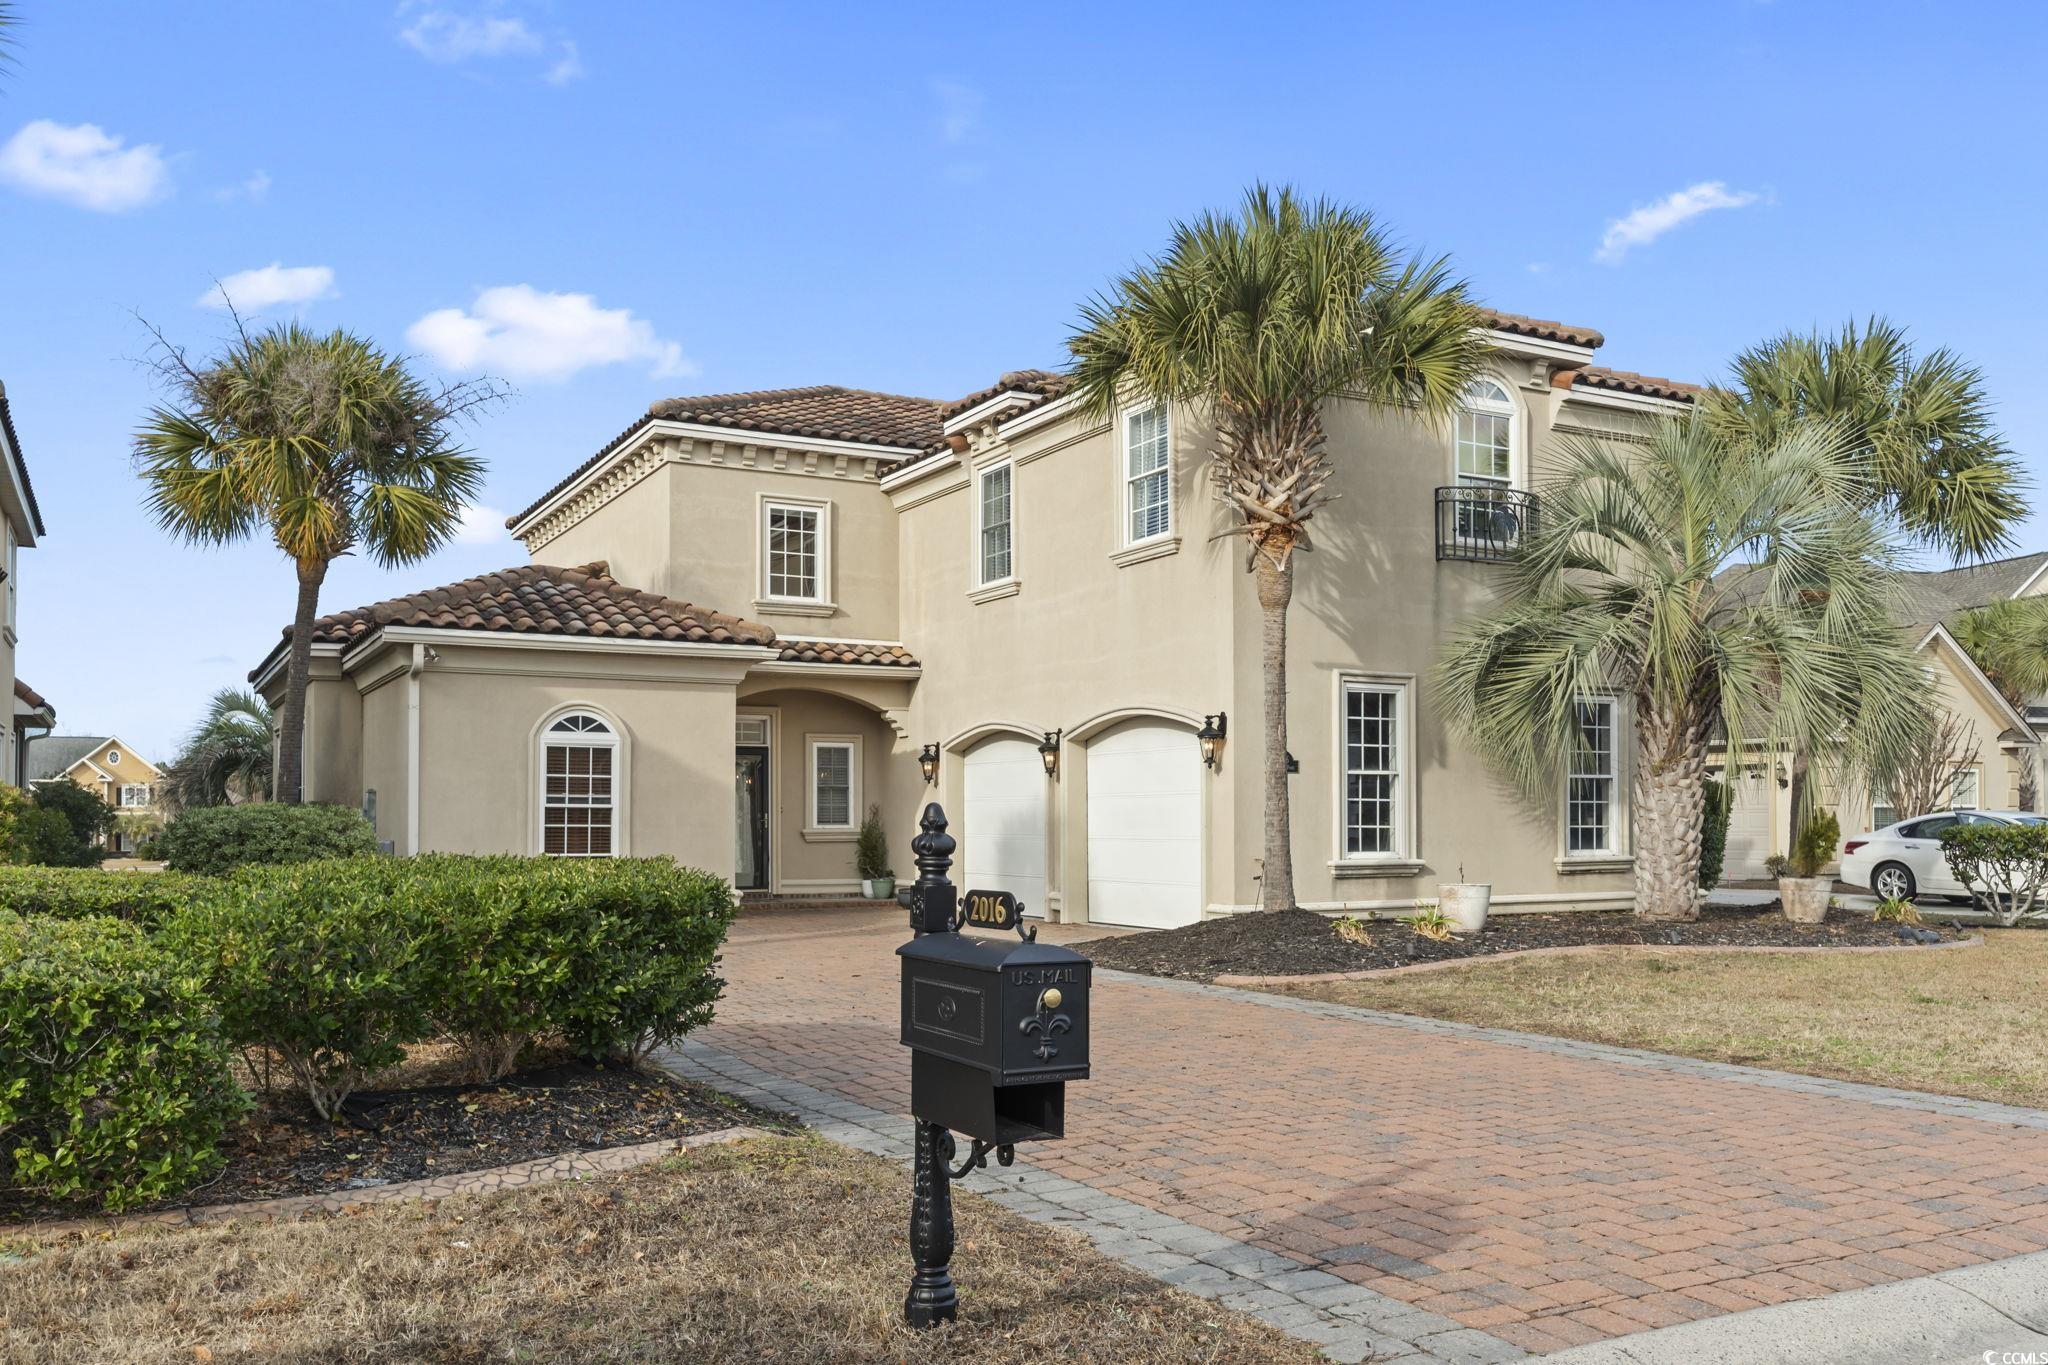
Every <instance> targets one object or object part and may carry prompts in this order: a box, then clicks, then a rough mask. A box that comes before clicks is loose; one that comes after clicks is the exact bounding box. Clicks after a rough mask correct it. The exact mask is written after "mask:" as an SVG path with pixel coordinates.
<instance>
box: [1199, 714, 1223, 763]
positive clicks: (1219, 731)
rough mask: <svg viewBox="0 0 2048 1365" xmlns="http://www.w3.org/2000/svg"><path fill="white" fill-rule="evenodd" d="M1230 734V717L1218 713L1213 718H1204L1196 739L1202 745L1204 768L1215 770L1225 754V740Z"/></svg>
mask: <svg viewBox="0 0 2048 1365" xmlns="http://www.w3.org/2000/svg"><path fill="white" fill-rule="evenodd" d="M1229 733H1230V717H1229V716H1227V715H1225V714H1224V713H1223V712H1221V711H1218V712H1217V713H1216V714H1215V715H1213V716H1204V717H1202V728H1201V729H1199V730H1197V731H1195V738H1196V739H1197V740H1198V741H1200V743H1201V745H1202V766H1204V767H1207V768H1213V767H1215V766H1216V764H1217V763H1218V762H1219V761H1220V760H1221V758H1222V754H1223V738H1224V736H1225V735H1228V734H1229Z"/></svg>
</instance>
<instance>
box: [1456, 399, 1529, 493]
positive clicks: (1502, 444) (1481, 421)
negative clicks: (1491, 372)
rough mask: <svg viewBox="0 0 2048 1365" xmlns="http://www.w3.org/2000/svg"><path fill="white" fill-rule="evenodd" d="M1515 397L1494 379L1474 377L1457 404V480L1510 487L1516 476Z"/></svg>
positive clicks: (1472, 484)
mask: <svg viewBox="0 0 2048 1365" xmlns="http://www.w3.org/2000/svg"><path fill="white" fill-rule="evenodd" d="M1514 441H1515V400H1514V399H1512V398H1510V397H1509V396H1508V391H1507V389H1506V388H1505V387H1503V386H1502V385H1501V384H1499V383H1498V382H1496V381H1495V380H1492V379H1475V380H1473V381H1472V382H1471V383H1470V384H1469V385H1467V386H1466V388H1465V396H1464V398H1463V399H1462V400H1460V402H1459V404H1458V422H1457V447H1458V448H1457V475H1458V482H1459V483H1461V484H1464V485H1467V486H1471V487H1481V488H1507V487H1509V486H1510V485H1512V484H1513V482H1514V477H1515V453H1514Z"/></svg>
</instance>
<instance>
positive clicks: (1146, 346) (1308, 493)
mask: <svg viewBox="0 0 2048 1365" xmlns="http://www.w3.org/2000/svg"><path fill="white" fill-rule="evenodd" d="M1476 321H1477V318H1476V315H1475V313H1474V310H1473V308H1472V305H1471V303H1470V301H1469V300H1468V297H1467V294H1466V290H1465V286H1464V285H1463V284H1462V283H1461V282H1459V281H1456V280H1454V279H1453V278H1452V277H1451V273H1450V267H1449V265H1448V263H1447V262H1446V261H1444V260H1442V259H1437V260H1427V261H1425V260H1420V259H1407V260H1403V259H1402V258H1401V256H1400V253H1399V252H1398V251H1397V250H1396V248H1395V247H1394V245H1393V243H1392V241H1391V240H1390V239H1389V238H1388V236H1387V234H1386V233H1385V232H1384V231H1383V230H1382V229H1381V228H1380V227H1379V226H1378V225H1377V224H1376V223H1375V222H1374V221H1373V219H1372V217H1371V215H1369V214H1367V213H1364V212H1362V211H1360V210H1357V209H1352V208H1347V207H1344V206H1341V205H1338V204H1334V203H1331V202H1329V201H1327V200H1321V199H1319V200H1316V201H1315V202H1313V203H1305V202H1303V201H1302V200H1301V199H1299V198H1297V197H1296V195H1295V194H1294V192H1293V191H1291V190H1287V189H1281V190H1277V191H1276V190H1271V189H1268V188H1267V187H1266V186H1263V185H1259V186H1254V187H1253V188H1252V189H1250V190H1248V191H1247V192H1246V193H1245V196H1244V200H1243V203H1242V205H1241V207H1240V209H1239V211H1238V213H1237V214H1235V215H1232V214H1227V213H1214V212H1211V213H1204V214H1203V215H1201V216H1200V217H1199V218H1196V219H1195V220H1194V221H1192V222H1184V223H1177V224H1175V225H1174V227H1173V231H1172V236H1171V239H1170V241H1169V243H1168V245H1167V248H1166V251H1165V253H1164V254H1163V255H1161V256H1159V257H1157V258H1156V259H1154V260H1152V261H1151V262H1149V263H1147V264H1146V265H1144V266H1141V267H1139V268H1138V269H1136V270H1133V271H1132V272H1131V273H1130V274H1128V275H1125V276H1123V277H1122V278H1121V279H1119V280H1117V281H1116V282H1115V284H1113V285H1112V286H1111V287H1110V289H1109V291H1108V293H1107V294H1106V295H1101V296H1098V297H1096V298H1095V299H1093V300H1091V301H1090V302H1089V303H1087V304H1085V305H1083V307H1082V309H1081V323H1080V326H1079V327H1078V328H1077V329H1076V332H1075V335H1074V336H1073V337H1072V338H1070V339H1069V341H1068V343H1067V346H1068V350H1069V352H1070V353H1071V355H1072V357H1073V364H1072V369H1071V372H1072V375H1073V377H1074V381H1075V387H1076V390H1077V392H1078V393H1079V394H1080V395H1081V401H1082V404H1083V406H1084V408H1085V410H1086V411H1088V412H1090V413H1092V414H1093V415H1094V416H1095V417H1097V418H1104V417H1108V416H1110V415H1111V414H1113V413H1114V412H1115V411H1116V410H1117V408H1118V406H1119V405H1120V404H1124V403H1132V402H1137V403H1159V404H1180V405H1185V406H1186V407H1188V408H1191V409H1192V410H1193V414H1194V416H1195V417H1196V418H1197V419H1199V420H1201V421H1202V422H1204V423H1205V424H1206V425H1207V426H1208V427H1209V428H1210V430H1211V431H1212V432H1213V453H1212V456H1211V461H1210V475H1211V481H1212V488H1213V491H1214V492H1215V495H1216V498H1217V501H1218V502H1220V503H1221V504H1222V505H1223V508H1224V510H1225V515H1226V517H1228V518H1229V520H1230V521H1231V523H1232V525H1231V526H1230V528H1229V529H1228V530H1227V531H1225V532H1223V534H1225V535H1241V536H1243V537H1244V538H1245V541H1246V548H1247V555H1246V564H1245V567H1246V568H1247V570H1248V571H1250V572H1251V573H1252V574H1253V575H1254V576H1255V578H1256V581H1257V587H1258V598H1259V608H1260V610H1261V612H1262V613H1263V617H1264V624H1263V631H1262V636H1263V638H1262V642H1261V649H1262V657H1261V662H1262V667H1263V671H1264V675H1265V716H1264V721H1265V724H1264V732H1265V733H1264V738H1265V751H1264V755H1263V757H1264V782H1265V809H1266V816H1265V824H1266V828H1265V867H1264V872H1263V874H1262V884H1263V892H1262V899H1263V901H1264V903H1265V906H1266V908H1267V909H1269V910H1291V909H1293V908H1294V905H1295V901H1294V867H1293V860H1292V852H1291V848H1290V837H1289V822H1288V805H1287V608H1288V603H1289V602H1290V601H1291V600H1292V598H1293V594H1294V553H1295V551H1297V550H1307V549H1311V548H1313V544H1312V541H1311V539H1310V531H1309V523H1310V522H1311V521H1312V520H1314V518H1315V514H1316V512H1317V511H1318V510H1320V509H1321V508H1322V506H1323V505H1324V504H1325V503H1327V502H1328V501H1329V500H1330V498H1331V497H1332V496H1333V495H1332V494H1331V493H1330V492H1329V483H1330V479H1331V476H1332V475H1333V474H1334V473H1335V466H1334V465H1333V464H1332V462H1331V459H1330V456H1329V452H1328V451H1327V449H1326V448H1325V433H1324V429H1323V405H1324V404H1325V403H1326V402H1329V401H1330V400H1332V399H1335V398H1338V397H1340V396H1342V397H1357V398H1362V399H1363V400H1365V401H1366V402H1368V403H1372V404H1375V405H1379V406H1382V407H1409V408H1414V409H1416V410H1417V411H1419V412H1420V413H1421V414H1422V415H1423V416H1425V417H1437V416H1442V415H1445V414H1448V413H1449V412H1450V411H1451V410H1452V408H1453V407H1455V405H1456V404H1457V401H1458V398H1459V396H1460V395H1461V394H1462V393H1463V392H1464V390H1465V386H1466V385H1467V383H1469V382H1470V381H1471V379H1472V378H1473V376H1474V374H1475V373H1476V372H1477V370H1478V367H1479V363H1480V360H1481V358H1482V357H1483V356H1484V355H1485V353H1486V346H1485V343H1484V341H1483V339H1482V336H1481V333H1480V332H1479V331H1478V330H1477V328H1476Z"/></svg>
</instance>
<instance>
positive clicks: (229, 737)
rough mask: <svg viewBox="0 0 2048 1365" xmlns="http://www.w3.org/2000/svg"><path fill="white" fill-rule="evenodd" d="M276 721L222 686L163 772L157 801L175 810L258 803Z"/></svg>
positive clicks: (249, 695)
mask: <svg viewBox="0 0 2048 1365" xmlns="http://www.w3.org/2000/svg"><path fill="white" fill-rule="evenodd" d="M274 727H275V718H274V717H273V716H272V715H271V711H270V706H269V704H268V703H266V702H265V701H264V700H263V698H261V697H259V696H257V695H256V694H255V693H254V692H252V691H250V690H249V689H247V688H241V687H223V688H222V689H221V690H220V691H218V692H216V693H214V694H213V696H212V698H211V699H210V700H209V701H208V702H207V704H206V714H205V716H204V717H202V718H201V719H200V721H199V723H198V724H197V725H195V726H193V727H192V733H191V734H189V735H187V736H186V737H185V747H184V748H182V749H180V750H179V751H178V756H177V757H176V758H175V759H172V760H171V765H170V767H169V768H168V769H167V770H166V771H165V773H164V783H163V787H162V789H161V791H160V792H159V799H160V800H161V801H162V803H163V804H164V805H167V806H169V807H171V808H172V809H173V810H189V809H191V808H192V807H194V806H225V805H230V804H239V803H241V802H244V801H260V800H262V799H263V796H264V793H266V792H268V791H269V790H270V777H271V748H270V745H271V733H272V730H273V729H274Z"/></svg>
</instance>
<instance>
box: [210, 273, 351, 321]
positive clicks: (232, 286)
mask: <svg viewBox="0 0 2048 1365" xmlns="http://www.w3.org/2000/svg"><path fill="white" fill-rule="evenodd" d="M333 293H334V270H333V268H332V267H330V266H324V265H286V264H284V263H283V262H282V261H272V262H271V263H270V264H269V265H266V266H261V267H259V268H257V269H255V270H237V271H236V272H235V273H234V274H232V275H230V276H228V277H227V278H226V279H224V280H222V281H220V282H219V283H218V284H216V285H214V287H213V288H211V289H209V290H207V291H206V292H205V293H204V294H201V295H200V296H199V299H198V305H199V307H201V308H220V309H225V308H226V307H227V306H228V304H229V303H230V302H232V303H233V304H234V306H235V307H236V308H237V309H238V310H240V311H241V312H244V313H260V312H262V311H263V310H264V309H266V308H275V307H276V306H277V305H278V304H281V303H311V302H312V301H313V300H314V299H324V298H327V297H329V296H330V295H332V294H333Z"/></svg>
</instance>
